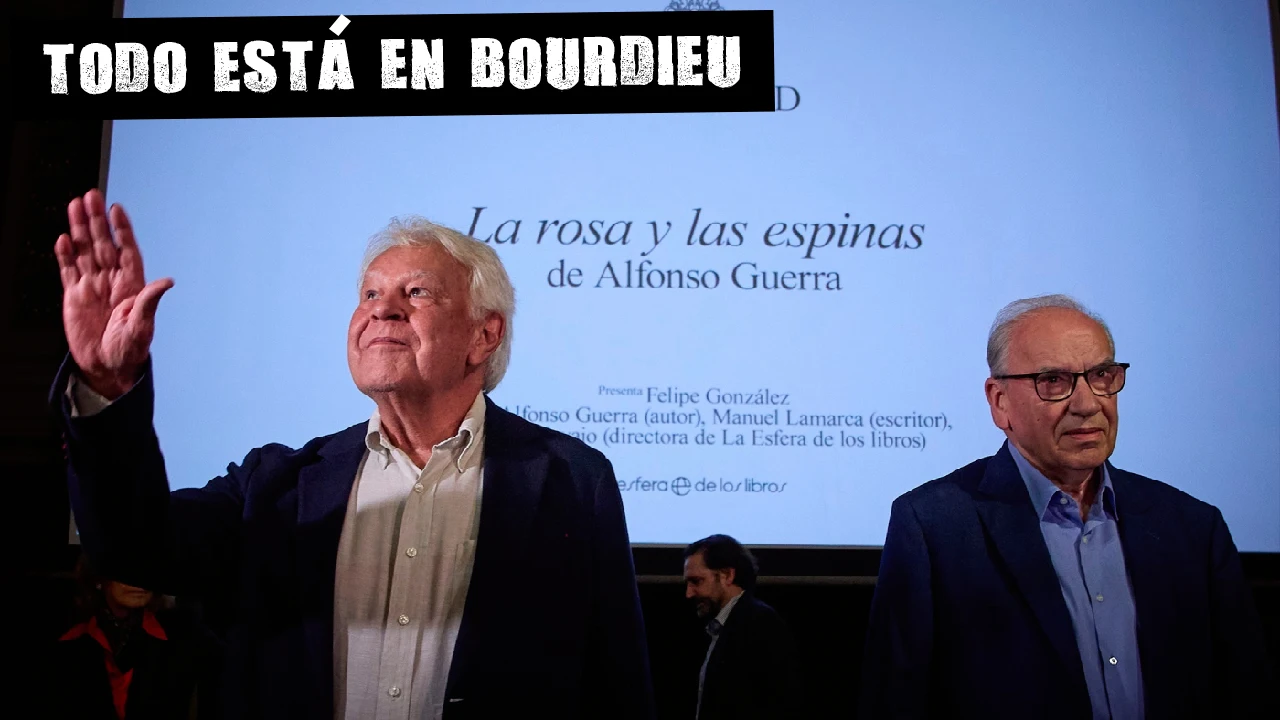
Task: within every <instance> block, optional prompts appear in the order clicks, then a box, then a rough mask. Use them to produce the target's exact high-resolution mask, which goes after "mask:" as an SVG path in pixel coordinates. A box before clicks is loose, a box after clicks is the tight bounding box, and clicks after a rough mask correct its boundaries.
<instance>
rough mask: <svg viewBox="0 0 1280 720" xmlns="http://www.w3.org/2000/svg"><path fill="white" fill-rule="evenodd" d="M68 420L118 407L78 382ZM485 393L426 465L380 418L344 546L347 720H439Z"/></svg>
mask: <svg viewBox="0 0 1280 720" xmlns="http://www.w3.org/2000/svg"><path fill="white" fill-rule="evenodd" d="M67 395H68V397H69V398H70V399H71V401H72V403H71V405H72V407H71V415H72V416H73V417H76V416H89V415H94V414H97V413H99V412H101V411H102V410H104V409H106V408H107V407H108V406H109V405H110V404H111V402H110V401H109V400H107V399H106V398H104V397H102V396H101V395H98V394H97V393H95V392H94V391H93V390H92V389H91V388H89V387H88V386H87V385H85V384H84V383H83V382H78V381H77V379H76V378H74V377H73V378H72V380H71V382H70V384H69V386H68V388H67ZM484 419H485V399H484V394H483V393H480V394H478V395H477V396H476V399H475V402H473V403H472V404H471V409H470V410H468V411H467V415H466V417H465V418H464V419H463V421H462V425H461V427H459V429H458V433H457V434H456V435H454V436H453V437H451V438H449V439H447V440H444V441H443V442H441V443H440V444H438V445H436V446H435V447H434V448H433V449H432V452H431V457H430V458H428V460H427V465H426V467H423V468H419V467H417V466H416V465H414V464H413V461H412V460H410V459H409V456H408V455H407V454H405V452H404V451H403V450H401V449H399V448H397V447H394V446H392V445H391V444H390V443H389V442H388V441H387V440H386V438H385V437H384V436H383V434H382V432H381V428H382V424H381V420H380V418H379V415H378V412H377V411H376V410H375V411H374V413H373V417H371V418H370V419H369V430H368V433H367V434H366V435H365V446H366V447H367V448H368V452H366V453H365V456H364V459H363V460H361V462H360V468H359V470H358V471H357V472H356V478H355V483H354V484H353V485H352V488H351V499H350V502H349V503H348V505H347V514H346V518H345V520H344V522H343V525H342V536H341V538H340V539H339V541H338V564H337V578H336V580H335V583H334V598H333V599H334V618H333V619H334V627H333V630H334V632H333V680H334V683H333V685H334V708H335V712H336V716H337V717H339V718H360V719H362V720H363V719H364V718H378V719H391V718H406V719H407V718H413V719H414V720H421V719H428V720H438V718H440V717H441V716H442V715H443V713H444V706H445V702H446V698H445V688H446V684H447V683H448V681H449V666H450V664H451V662H452V660H453V646H454V642H455V641H456V640H457V638H458V629H459V627H460V626H461V622H462V610H463V606H464V604H465V602H466V596H467V587H468V585H469V584H470V582H471V568H472V563H473V561H474V559H475V546H476V537H477V533H478V531H479V526H480V495H481V486H482V484H483V483H482V467H483V461H484Z"/></svg>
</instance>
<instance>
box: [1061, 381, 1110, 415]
mask: <svg viewBox="0 0 1280 720" xmlns="http://www.w3.org/2000/svg"><path fill="white" fill-rule="evenodd" d="M1067 402H1068V403H1069V409H1070V411H1071V412H1072V414H1074V415H1080V416H1083V417H1088V416H1090V415H1093V414H1095V413H1097V412H1098V411H1099V410H1101V409H1102V403H1101V402H1100V398H1099V397H1098V396H1097V395H1095V394H1094V393H1093V388H1091V387H1089V381H1088V380H1087V379H1086V378H1083V377H1081V378H1077V379H1076V389H1075V390H1074V391H1072V393H1071V397H1070V398H1069V399H1068V400H1067Z"/></svg>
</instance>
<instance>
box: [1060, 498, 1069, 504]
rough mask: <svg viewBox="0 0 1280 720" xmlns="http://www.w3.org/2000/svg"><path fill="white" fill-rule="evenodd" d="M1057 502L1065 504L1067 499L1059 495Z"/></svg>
mask: <svg viewBox="0 0 1280 720" xmlns="http://www.w3.org/2000/svg"><path fill="white" fill-rule="evenodd" d="M1058 504H1059V505H1066V504H1067V499H1066V498H1064V497H1060V498H1058Z"/></svg>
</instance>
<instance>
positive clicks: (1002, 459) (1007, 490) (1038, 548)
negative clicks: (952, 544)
mask: <svg viewBox="0 0 1280 720" xmlns="http://www.w3.org/2000/svg"><path fill="white" fill-rule="evenodd" d="M976 501H977V507H978V515H979V516H980V517H981V518H982V524H983V525H984V526H985V527H986V529H987V533H988V535H989V536H990V537H991V540H992V542H993V543H994V544H995V547H996V550H997V551H998V552H999V554H1000V557H1001V559H1003V560H1004V564H1005V566H1006V567H1007V568H1008V569H1009V572H1010V574H1011V575H1013V579H1014V582H1015V583H1016V584H1017V587H1018V590H1019V591H1020V592H1021V593H1022V595H1023V597H1025V598H1026V600H1027V605H1028V606H1029V607H1030V608H1031V611H1032V613H1034V614H1035V617H1036V620H1037V621H1039V624H1040V628H1041V629H1042V630H1043V631H1044V633H1045V635H1046V636H1048V639H1049V644H1050V645H1052V646H1053V649H1054V651H1055V652H1056V653H1057V655H1058V657H1059V659H1060V660H1061V661H1062V664H1063V667H1064V668H1066V670H1067V672H1068V673H1069V674H1070V676H1071V677H1074V678H1075V680H1076V684H1077V685H1078V688H1079V690H1080V692H1081V693H1086V694H1087V692H1088V691H1087V689H1086V687H1085V682H1084V666H1083V665H1082V664H1081V662H1080V650H1079V648H1078V647H1077V645H1076V640H1075V632H1074V630H1073V627H1072V623H1071V615H1070V613H1068V612H1067V604H1066V601H1065V600H1063V599H1062V589H1061V587H1060V586H1059V584H1058V576H1057V573H1056V572H1055V571H1054V569H1053V561H1052V560H1051V559H1050V558H1049V549H1048V547H1047V546H1046V545H1045V543H1044V535H1043V534H1042V533H1041V532H1040V520H1039V518H1037V517H1036V513H1035V509H1034V508H1033V506H1032V504H1031V496H1030V495H1029V494H1028V493H1027V488H1026V485H1025V484H1024V483H1023V482H1022V476H1021V475H1020V474H1019V473H1018V467H1017V465H1015V464H1014V462H1013V456H1012V455H1010V454H1009V450H1008V448H1007V447H1002V448H1000V452H998V453H996V456H995V457H993V458H991V460H990V461H989V462H988V463H987V469H986V474H985V475H984V476H983V478H982V484H981V485H980V486H979V495H978V496H977V498H976Z"/></svg>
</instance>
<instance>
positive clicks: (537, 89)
mask: <svg viewBox="0 0 1280 720" xmlns="http://www.w3.org/2000/svg"><path fill="white" fill-rule="evenodd" d="M10 27H11V32H12V37H11V39H10V48H11V52H12V54H13V56H12V64H11V71H10V87H11V92H10V94H9V97H10V100H11V103H12V104H11V105H10V108H11V112H12V113H14V114H15V115H16V116H17V117H20V118H28V119H36V118H67V117H80V118H85V117H89V118H104V119H105V118H120V119H132V118H224V117H292V116H299V117H301V116H313V117H337V116H366V115H520V114H545V113H649V112H745V111H770V110H773V109H774V104H775V98H774V93H775V90H774V76H773V12H772V11H767V10H752V11H718V12H642V13H543V14H505V15H355V16H351V17H346V16H338V17H333V16H324V17H318V16H305V17H236V18H165V19H150V18H119V19H111V20H94V21H88V20H84V21H67V20H30V19H25V20H19V19H15V20H14V22H13V24H12V25H11V26H10Z"/></svg>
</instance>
